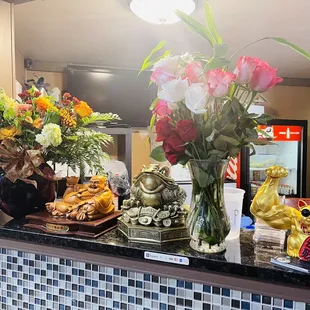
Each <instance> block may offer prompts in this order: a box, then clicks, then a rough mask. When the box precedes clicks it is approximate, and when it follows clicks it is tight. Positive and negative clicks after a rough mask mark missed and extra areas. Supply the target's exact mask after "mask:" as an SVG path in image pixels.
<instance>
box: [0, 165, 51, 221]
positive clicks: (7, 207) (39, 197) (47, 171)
mask: <svg viewBox="0 0 310 310" xmlns="http://www.w3.org/2000/svg"><path fill="white" fill-rule="evenodd" d="M39 169H40V171H41V172H42V174H43V175H45V176H46V178H45V177H43V176H41V175H39V174H36V173H34V174H33V175H32V176H31V177H29V178H28V179H29V180H32V181H36V183H37V188H36V187H35V186H34V185H32V184H29V183H25V182H24V181H21V180H17V181H16V182H14V183H13V182H11V181H10V180H8V179H7V178H5V174H4V173H3V171H2V174H1V171H0V209H1V210H2V211H3V212H4V213H5V214H7V215H9V216H11V217H13V218H22V217H24V216H26V215H27V214H31V213H35V212H38V211H42V210H45V204H46V203H47V202H51V201H54V200H55V190H56V184H55V181H51V177H52V176H54V175H55V173H54V171H53V169H52V168H51V167H50V166H49V165H48V164H42V165H41V166H40V167H39ZM1 175H2V177H1Z"/></svg>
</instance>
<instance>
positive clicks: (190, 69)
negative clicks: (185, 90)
mask: <svg viewBox="0 0 310 310" xmlns="http://www.w3.org/2000/svg"><path fill="white" fill-rule="evenodd" d="M202 74H203V68H202V65H201V63H200V62H198V61H193V62H191V63H189V64H188V65H187V66H186V68H185V75H186V77H187V79H188V80H189V81H190V83H191V84H192V83H199V82H200V81H201V79H202Z"/></svg>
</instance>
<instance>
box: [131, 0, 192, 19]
mask: <svg viewBox="0 0 310 310" xmlns="http://www.w3.org/2000/svg"><path fill="white" fill-rule="evenodd" d="M195 7H196V4H195V1H194V0H131V3H130V9H131V11H132V12H133V13H134V14H136V15H137V16H138V17H140V18H141V19H143V20H145V21H147V22H150V23H154V24H173V23H176V22H178V21H180V19H179V18H178V17H177V16H176V15H175V10H180V11H182V12H184V13H186V14H188V15H189V14H191V13H193V12H194V10H195Z"/></svg>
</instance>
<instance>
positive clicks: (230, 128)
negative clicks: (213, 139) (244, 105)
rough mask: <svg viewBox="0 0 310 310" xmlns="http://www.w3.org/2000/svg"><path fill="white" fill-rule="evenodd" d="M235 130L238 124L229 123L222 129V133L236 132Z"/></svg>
mask: <svg viewBox="0 0 310 310" xmlns="http://www.w3.org/2000/svg"><path fill="white" fill-rule="evenodd" d="M235 130H236V124H230V123H228V124H226V125H225V126H224V127H223V128H222V129H221V133H223V134H226V135H227V134H230V133H232V132H234V131H235Z"/></svg>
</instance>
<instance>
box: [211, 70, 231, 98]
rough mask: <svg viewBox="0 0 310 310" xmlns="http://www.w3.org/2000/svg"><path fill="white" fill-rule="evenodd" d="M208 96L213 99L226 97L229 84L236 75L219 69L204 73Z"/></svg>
mask: <svg viewBox="0 0 310 310" xmlns="http://www.w3.org/2000/svg"><path fill="white" fill-rule="evenodd" d="M206 77H207V81H208V87H209V94H210V95H211V96H213V97H223V96H225V95H227V93H228V90H229V86H230V84H231V82H232V81H233V80H234V79H235V78H236V75H235V74H233V73H231V72H227V71H223V70H222V69H221V68H218V69H215V70H210V71H208V72H207V73H206Z"/></svg>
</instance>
